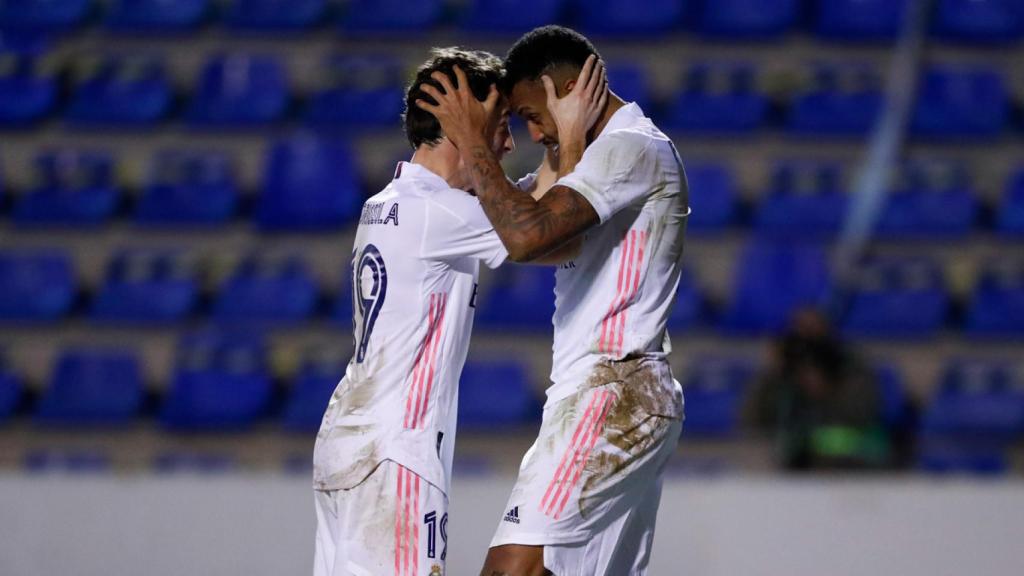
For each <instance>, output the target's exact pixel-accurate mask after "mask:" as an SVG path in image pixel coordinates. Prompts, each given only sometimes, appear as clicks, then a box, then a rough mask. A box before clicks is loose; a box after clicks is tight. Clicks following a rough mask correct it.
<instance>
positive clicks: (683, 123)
mask: <svg viewBox="0 0 1024 576" xmlns="http://www.w3.org/2000/svg"><path fill="white" fill-rule="evenodd" d="M685 82H686V84H685V86H684V88H683V90H682V92H680V94H679V95H678V96H677V97H676V99H675V101H674V102H672V103H671V105H670V107H669V111H668V113H667V115H666V117H665V121H666V123H667V126H668V127H670V128H672V129H675V130H680V131H685V132H697V133H712V134H716V133H717V134H747V133H751V132H753V131H754V130H756V129H757V128H759V127H760V126H761V125H762V124H763V123H764V120H765V115H766V113H767V108H768V100H767V98H766V97H765V96H764V94H762V93H760V92H758V91H757V90H756V87H755V85H754V83H755V79H754V71H753V70H752V69H751V68H750V67H749V66H745V65H721V64H715V65H704V64H702V65H697V66H694V67H693V68H691V69H690V70H689V71H688V73H687V75H686V81H685Z"/></svg>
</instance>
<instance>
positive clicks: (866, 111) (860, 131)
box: [786, 66, 885, 136]
mask: <svg viewBox="0 0 1024 576" xmlns="http://www.w3.org/2000/svg"><path fill="white" fill-rule="evenodd" d="M880 84H881V82H880V79H879V78H878V76H877V74H875V73H874V72H873V71H871V70H864V69H856V68H852V67H846V68H837V67H834V66H820V67H818V68H817V70H815V73H814V79H813V81H812V83H811V85H810V86H809V87H808V88H807V89H806V90H802V91H800V92H798V93H797V94H796V95H795V96H794V99H793V103H792V107H791V108H790V110H789V115H788V116H787V118H786V128H787V129H788V130H789V131H790V132H791V133H792V134H799V135H806V136H865V135H866V134H867V133H868V132H869V131H870V130H871V128H872V127H873V126H874V125H875V123H876V121H877V120H878V118H879V117H880V116H881V113H882V108H883V105H884V104H885V96H884V94H883V92H882V89H881V86H880Z"/></svg>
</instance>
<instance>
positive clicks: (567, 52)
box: [502, 25, 601, 94]
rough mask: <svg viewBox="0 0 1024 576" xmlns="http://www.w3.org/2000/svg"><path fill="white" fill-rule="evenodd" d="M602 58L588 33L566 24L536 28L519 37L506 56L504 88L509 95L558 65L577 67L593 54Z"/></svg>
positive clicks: (581, 66)
mask: <svg viewBox="0 0 1024 576" xmlns="http://www.w3.org/2000/svg"><path fill="white" fill-rule="evenodd" d="M591 54H593V55H595V56H597V57H598V58H600V57H601V55H600V54H598V53H597V48H594V45H593V44H591V43H590V40H587V38H586V36H584V35H583V34H580V33H579V32H577V31H575V30H572V29H571V28H566V27H564V26H555V25H550V26H541V27H540V28H534V29H533V30H530V31H529V32H527V33H526V34H524V35H523V37H522V38H520V39H519V40H516V43H515V44H513V45H512V47H511V48H509V50H508V54H506V55H505V78H504V80H503V81H502V91H503V92H505V93H506V94H508V93H509V92H511V91H512V87H513V86H515V85H516V84H517V83H519V82H520V81H521V80H537V79H538V78H540V77H541V75H542V74H545V73H547V72H549V71H550V70H552V69H553V68H557V67H558V66H563V65H568V66H572V67H574V68H576V69H580V68H583V64H584V63H585V62H586V61H587V58H588V57H589V56H590V55H591Z"/></svg>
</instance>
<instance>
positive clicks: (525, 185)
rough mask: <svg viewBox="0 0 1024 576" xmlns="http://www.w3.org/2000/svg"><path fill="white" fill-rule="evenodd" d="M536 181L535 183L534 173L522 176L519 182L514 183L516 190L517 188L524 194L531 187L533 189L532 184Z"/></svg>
mask: <svg viewBox="0 0 1024 576" xmlns="http://www.w3.org/2000/svg"><path fill="white" fill-rule="evenodd" d="M536 181H537V173H536V172H530V173H529V174H527V175H526V176H523V177H522V178H520V179H519V180H517V181H516V188H519V189H520V190H521V191H523V192H526V191H527V190H529V189H530V188H531V187H533V183H534V182H536Z"/></svg>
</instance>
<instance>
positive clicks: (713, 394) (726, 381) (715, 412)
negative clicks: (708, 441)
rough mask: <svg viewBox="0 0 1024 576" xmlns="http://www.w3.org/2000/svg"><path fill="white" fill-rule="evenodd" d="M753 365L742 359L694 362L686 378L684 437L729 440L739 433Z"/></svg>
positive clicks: (710, 359)
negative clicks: (741, 413)
mask: <svg viewBox="0 0 1024 576" xmlns="http://www.w3.org/2000/svg"><path fill="white" fill-rule="evenodd" d="M753 377H754V367H753V365H752V364H751V363H750V362H749V361H747V360H745V359H739V358H720V357H710V358H704V357H700V358H695V359H694V361H693V362H692V364H691V366H690V369H689V371H688V373H687V375H686V380H685V382H686V383H685V385H684V386H683V397H684V398H685V399H686V420H685V421H684V422H683V434H685V435H688V436H690V435H692V436H703V437H716V438H726V437H730V436H733V435H735V434H736V433H737V432H738V431H739V429H740V411H741V410H742V407H743V402H744V398H745V397H746V393H747V389H748V387H749V384H750V381H751V379H752V378H753Z"/></svg>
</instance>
